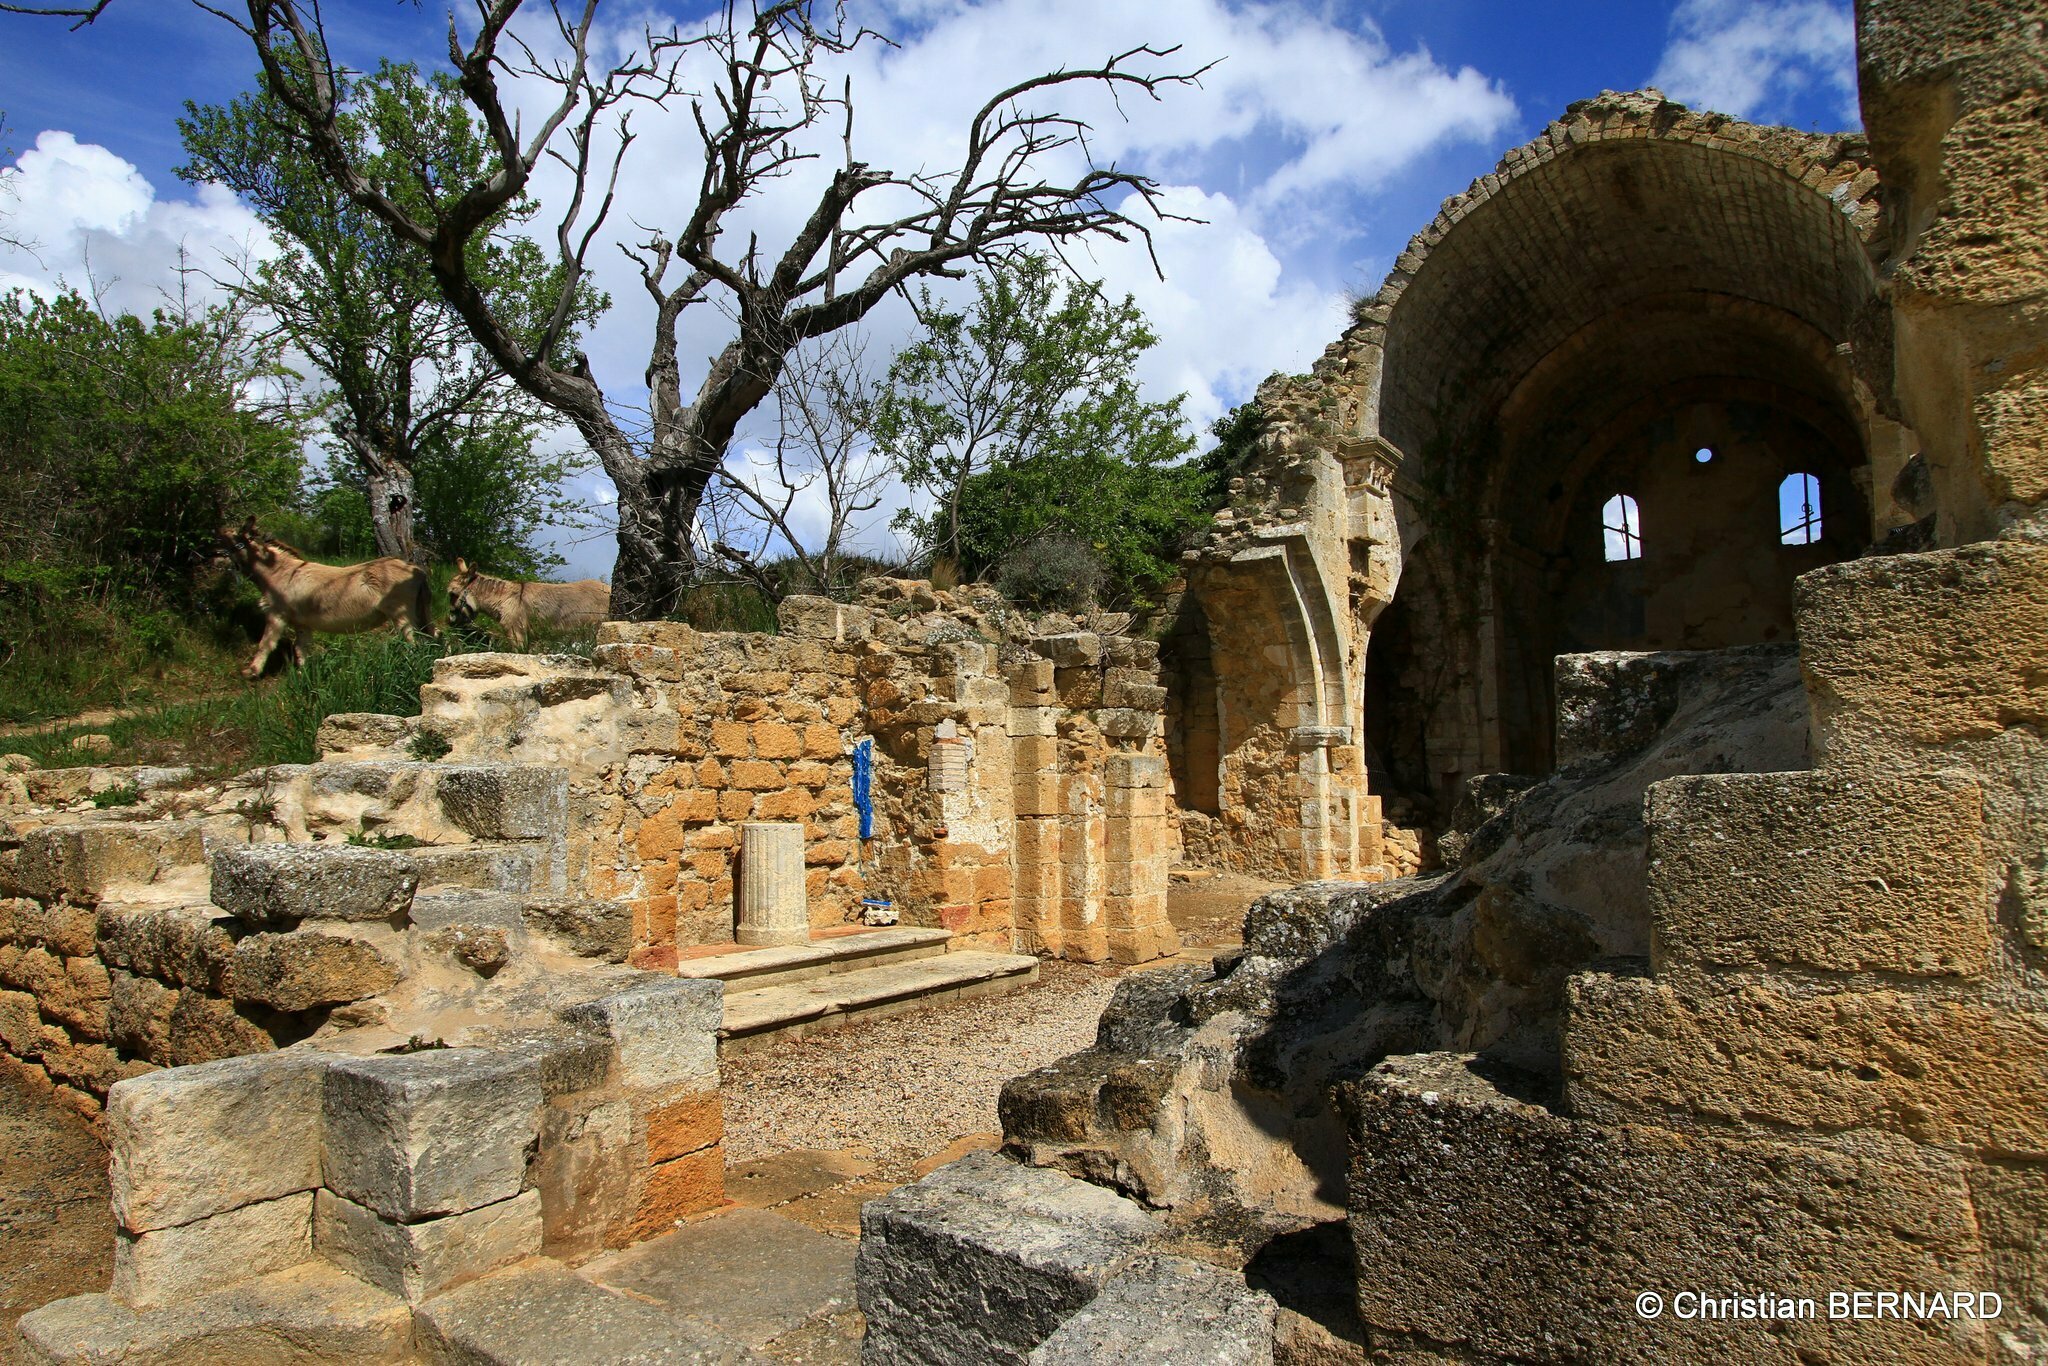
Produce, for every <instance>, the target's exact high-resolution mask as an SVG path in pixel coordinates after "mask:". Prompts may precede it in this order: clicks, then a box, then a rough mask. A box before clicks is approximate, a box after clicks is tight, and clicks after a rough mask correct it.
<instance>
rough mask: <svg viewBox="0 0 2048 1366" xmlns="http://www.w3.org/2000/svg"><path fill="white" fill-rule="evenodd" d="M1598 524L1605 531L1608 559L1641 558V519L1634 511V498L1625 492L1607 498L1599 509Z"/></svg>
mask: <svg viewBox="0 0 2048 1366" xmlns="http://www.w3.org/2000/svg"><path fill="white" fill-rule="evenodd" d="M1600 524H1601V527H1602V528H1603V529H1604V530H1605V531H1606V533H1607V558H1608V559H1609V560H1640V559H1641V558H1643V519H1642V514H1641V513H1639V512H1637V511H1636V500H1635V499H1633V498H1631V497H1629V496H1628V495H1627V494H1625V493H1617V494H1615V495H1614V496H1613V497H1612V498H1609V499H1608V500H1607V504H1606V506H1604V507H1602V508H1601V509H1600Z"/></svg>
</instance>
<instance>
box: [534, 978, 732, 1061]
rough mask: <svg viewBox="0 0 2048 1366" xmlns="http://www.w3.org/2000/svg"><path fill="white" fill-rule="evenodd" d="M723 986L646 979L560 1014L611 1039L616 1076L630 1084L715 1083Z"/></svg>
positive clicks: (723, 996)
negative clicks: (614, 1054)
mask: <svg viewBox="0 0 2048 1366" xmlns="http://www.w3.org/2000/svg"><path fill="white" fill-rule="evenodd" d="M724 1001H725V987H724V983H722V982H717V981H700V980H693V979H681V978H673V977H656V976H653V975H649V976H648V977H647V979H646V980H645V981H642V982H637V983H635V984H634V985H633V986H631V987H628V988H627V989H626V990H624V991H621V992H618V993H616V994H615V995H611V996H606V997H603V998H602V999H600V1000H596V1001H588V1002H584V1003H583V1004H580V1005H575V1006H571V1007H569V1008H568V1009H566V1010H564V1011H563V1012H562V1018H563V1019H564V1020H565V1021H567V1022H568V1023H570V1024H574V1025H578V1026H581V1027H583V1028H587V1029H594V1030H596V1031H598V1032H599V1033H601V1034H603V1035H604V1036H605V1037H606V1038H608V1039H610V1040H611V1041H612V1048H613V1049H614V1051H615V1053H616V1056H617V1064H616V1067H615V1070H614V1076H615V1078H616V1079H617V1080H618V1081H620V1082H622V1083H624V1084H625V1085H628V1086H638V1087H670V1086H681V1085H684V1084H686V1083H699V1084H701V1085H709V1086H716V1085H717V1084H718V1026H719V1024H720V1021H721V1019H722V1015H723V1008H724Z"/></svg>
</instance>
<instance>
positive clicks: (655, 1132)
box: [646, 1090, 725, 1162]
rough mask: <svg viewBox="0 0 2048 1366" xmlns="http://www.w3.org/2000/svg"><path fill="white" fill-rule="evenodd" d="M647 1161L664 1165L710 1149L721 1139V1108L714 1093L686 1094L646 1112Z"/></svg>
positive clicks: (723, 1108) (722, 1105)
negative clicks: (678, 1158) (663, 1163)
mask: <svg viewBox="0 0 2048 1366" xmlns="http://www.w3.org/2000/svg"><path fill="white" fill-rule="evenodd" d="M646 1124H647V1160H648V1161H649V1162H667V1161H669V1160H670V1159H672V1158H677V1157H684V1156H687V1155H688V1154H690V1153H694V1152H700V1151H702V1150H703V1149H705V1148H709V1147H712V1146H713V1145H715V1144H717V1143H718V1142H719V1141H720V1140H722V1139H723V1138H724V1137H725V1106H724V1102H723V1101H722V1100H721V1098H720V1096H719V1093H718V1092H717V1091H716V1090H710V1091H686V1092H684V1093H682V1094H680V1095H676V1096H671V1097H667V1098H665V1099H663V1100H662V1101H661V1102H659V1103H658V1104H656V1105H653V1106H651V1107H649V1109H648V1111H647V1119H646Z"/></svg>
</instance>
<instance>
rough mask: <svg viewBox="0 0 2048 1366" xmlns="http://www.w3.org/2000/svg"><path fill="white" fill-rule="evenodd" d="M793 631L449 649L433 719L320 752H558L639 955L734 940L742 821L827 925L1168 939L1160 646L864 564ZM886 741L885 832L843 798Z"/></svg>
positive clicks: (624, 628) (658, 955)
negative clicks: (782, 825)
mask: <svg viewBox="0 0 2048 1366" xmlns="http://www.w3.org/2000/svg"><path fill="white" fill-rule="evenodd" d="M781 626H782V631H781V634H779V635H772V636H771V635H757V634H747V633H738V632H729V633H705V632H698V631H695V630H693V629H691V628H690V627H687V626H684V625H681V624H679V623H672V622H655V623H622V622H614V623H610V624H607V625H606V626H605V627H604V628H603V629H602V631H601V634H600V639H599V644H598V646H597V649H596V651H595V653H594V655H593V658H592V659H591V660H590V661H588V662H585V661H580V660H571V659H560V658H536V657H532V656H513V655H489V654H482V655H462V656H454V657H451V658H449V659H447V660H444V661H442V662H441V663H440V664H439V665H437V668H436V674H435V681H434V683H433V684H431V685H429V687H428V688H427V689H426V690H425V692H424V694H423V707H422V714H421V716H420V717H419V718H418V720H417V721H412V722H401V723H395V724H394V722H393V720H392V719H391V718H374V717H342V718H333V719H331V720H330V722H329V724H328V727H327V728H326V730H325V731H324V732H323V746H324V748H325V750H326V752H327V754H328V756H329V757H330V758H334V759H339V758H345V757H357V758H361V757H364V756H371V755H380V756H388V755H391V754H394V753H400V752H404V750H405V749H406V747H407V746H409V745H410V744H411V743H412V742H413V737H414V736H416V735H418V734H419V733H421V732H432V733H433V734H434V735H436V736H438V737H440V738H441V739H443V740H445V741H446V742H447V743H448V744H449V746H450V747H451V751H450V756H449V760H450V762H460V761H466V760H467V761H475V760H489V761H492V762H513V763H523V764H545V765H551V766H556V767H559V768H560V769H561V770H562V771H563V772H564V773H565V774H566V776H567V781H568V796H567V810H568V817H567V830H568V835H567V843H566V845H565V847H564V849H563V855H562V857H563V865H564V871H563V874H562V878H563V881H564V884H565V885H566V886H567V887H569V888H570V889H573V890H574V891H575V892H576V893H577V894H578V895H581V896H588V897H591V898H594V899H600V900H611V901H618V902H620V903H622V904H624V905H626V906H628V907H629V908H630V911H631V915H632V920H633V945H634V952H635V954H636V955H637V957H636V960H635V961H639V962H648V963H652V962H657V961H663V955H664V954H666V953H668V952H672V951H673V950H674V949H675V948H676V947H677V946H685V947H687V946H689V945H693V944H718V943H729V942H731V940H732V936H733V915H734V903H733V893H734V887H735V885H736V884H735V880H734V876H733V874H734V868H735V860H736V859H737V858H739V857H741V856H742V850H741V848H740V838H739V836H740V829H739V827H740V826H741V824H742V823H744V822H747V821H760V820H769V821H789V822H796V823H801V824H802V825H803V827H804V850H805V854H804V857H805V863H806V867H807V882H808V886H807V891H808V893H809V904H810V912H811V917H812V924H813V927H814V928H817V929H824V928H829V927H832V926H835V925H841V924H844V923H845V922H846V921H847V920H849V919H852V918H855V917H856V916H857V914H858V910H859V902H860V900H861V899H862V898H864V897H867V898H876V899H884V900H888V901H889V902H891V903H892V905H893V906H894V908H895V909H896V910H897V912H898V914H899V915H900V916H901V918H902V920H903V921H904V923H907V924H913V925H924V926H935V927H942V928H945V929H948V930H951V931H953V932H954V934H955V936H956V938H955V939H954V940H953V941H952V942H953V943H954V944H955V945H956V946H957V947H960V948H988V949H998V950H1002V951H1008V950H1010V949H1011V948H1012V947H1013V946H1022V947H1028V948H1031V949H1035V950H1041V951H1045V952H1050V953H1061V954H1066V955H1068V956H1071V957H1076V958H1081V959H1087V960H1093V959H1099V958H1103V957H1106V956H1114V957H1116V958H1118V959H1120V960H1122V961H1130V962H1141V961H1145V960H1147V959H1150V958H1154V957H1158V956H1160V955H1161V954H1163V953H1169V952H1172V951H1174V949H1175V948H1176V947H1177V939H1176V937H1175V936H1174V935H1173V933H1172V932H1171V930H1170V928H1169V927H1168V926H1167V923H1166V914H1165V891H1166V867H1167V860H1168V854H1169V848H1170V841H1171V832H1170V829H1169V822H1168V819H1167V798H1166V776H1165V767H1164V760H1163V757H1162V755H1163V743H1162V729H1163V728H1162V724H1161V713H1162V710H1163V707H1164V703H1165V691H1164V689H1162V688H1161V687H1160V686H1159V685H1158V650H1157V646H1156V645H1155V644H1154V643H1153V642H1150V641H1141V640H1133V639H1129V638H1125V637H1115V636H1109V637H1105V636H1100V635H1097V634H1094V633H1090V632H1076V631H1064V632H1060V633H1057V634H1053V635H1045V636H1041V635H1037V634H1035V633H1034V631H1033V628H1032V625H1031V623H1030V622H1029V621H1027V620H1024V619H1022V618H1021V617H1018V616H1017V615H1016V614H1014V613H1012V612H1010V611H1009V610H1008V609H1006V608H1005V607H1004V606H1003V605H1002V603H1001V600H1000V599H999V598H997V597H996V596H995V595H994V594H992V593H990V592H989V591H988V590H985V589H970V590H965V591H964V592H963V593H961V594H957V595H956V594H938V593H934V592H933V591H932V590H931V588H930V587H929V585H921V584H910V583H904V582H897V581H888V580H882V581H873V582H872V583H871V585H870V586H869V588H868V589H867V591H866V592H865V594H864V596H863V598H862V600H861V601H860V602H857V603H853V604H840V603H833V602H829V601H826V600H824V599H815V598H801V597H799V598H792V599H790V600H788V601H786V602H785V603H784V604H783V605H782V615H781ZM864 737H865V738H871V739H872V740H873V741H874V754H873V763H874V766H873V781H872V795H873V802H874V808H873V809H874V821H875V824H874V831H875V834H874V838H873V839H872V840H871V841H870V842H869V844H868V845H867V846H866V847H865V848H863V846H862V844H861V841H860V839H859V816H858V813H857V812H856V811H855V809H854V806H853V790H852V762H851V754H852V750H853V747H854V745H855V744H856V743H857V742H858V741H859V740H860V739H862V738H864Z"/></svg>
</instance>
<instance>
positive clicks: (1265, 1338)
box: [1030, 1257, 1278, 1366]
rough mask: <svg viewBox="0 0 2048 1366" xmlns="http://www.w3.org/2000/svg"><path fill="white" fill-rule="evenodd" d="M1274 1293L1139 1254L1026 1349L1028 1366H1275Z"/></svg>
mask: <svg viewBox="0 0 2048 1366" xmlns="http://www.w3.org/2000/svg"><path fill="white" fill-rule="evenodd" d="M1277 1314H1278V1311H1277V1309H1276V1307H1275V1305H1274V1303H1273V1300H1272V1297H1271V1296H1268V1295H1265V1294H1262V1293H1261V1292H1259V1291H1256V1290H1253V1289H1250V1288H1249V1287H1247V1286H1246V1285H1245V1283H1244V1278H1243V1277H1242V1276H1238V1275H1232V1274H1231V1273H1229V1272H1226V1271H1223V1270H1221V1269H1219V1268H1217V1267H1213V1266H1208V1265H1205V1264H1204V1263H1201V1262H1196V1261H1189V1260H1187V1259H1186V1258H1182V1257H1141V1258H1139V1259H1138V1260H1137V1261H1136V1262H1134V1263H1132V1264H1131V1265H1130V1266H1129V1267H1127V1268H1125V1269H1124V1270H1123V1271H1121V1272H1119V1273H1118V1274H1117V1275H1116V1276H1114V1277H1112V1278H1111V1280H1110V1282H1109V1284H1107V1285H1105V1286H1103V1287H1102V1293H1101V1294H1099V1295H1097V1296H1096V1297H1095V1298H1094V1300H1093V1301H1091V1302H1090V1303H1089V1305H1088V1306H1087V1308H1085V1309H1083V1310H1081V1312H1080V1313H1078V1314H1076V1315H1074V1316H1073V1317H1072V1318H1070V1319H1068V1320H1067V1321H1066V1322H1065V1323H1063V1324H1061V1325H1060V1326H1059V1328H1058V1329H1057V1330H1056V1331H1055V1332H1054V1333H1053V1335H1052V1336H1051V1337H1049V1338H1047V1339H1046V1340H1045V1341H1044V1342H1042V1343H1040V1344H1039V1345H1038V1346H1037V1347H1036V1348H1035V1349H1034V1350H1033V1351H1032V1353H1031V1357H1030V1360H1031V1366H1109V1364H1110V1363H1119V1364H1121V1363H1129V1366H1150V1363H1152V1362H1164V1361H1170V1362H1174V1363H1175V1364H1176V1366H1272V1362H1273V1324H1274V1320H1275V1318H1276V1317H1277Z"/></svg>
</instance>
